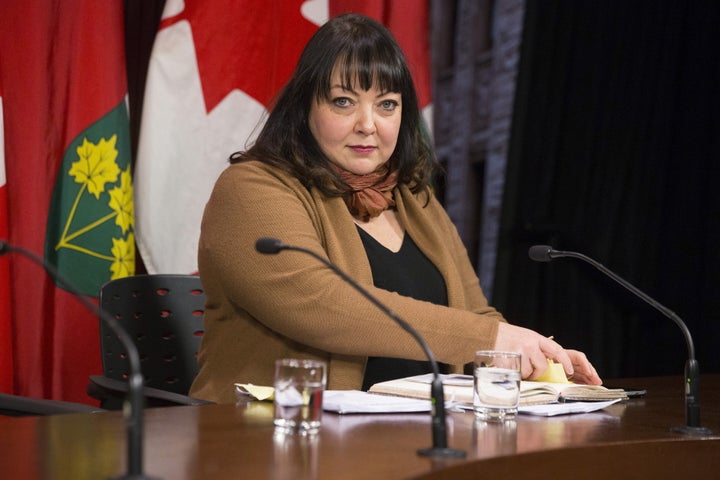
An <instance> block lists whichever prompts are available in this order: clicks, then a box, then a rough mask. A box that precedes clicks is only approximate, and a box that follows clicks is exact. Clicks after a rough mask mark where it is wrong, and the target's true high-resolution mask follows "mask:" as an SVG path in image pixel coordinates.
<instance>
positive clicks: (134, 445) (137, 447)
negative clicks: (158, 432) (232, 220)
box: [0, 239, 155, 480]
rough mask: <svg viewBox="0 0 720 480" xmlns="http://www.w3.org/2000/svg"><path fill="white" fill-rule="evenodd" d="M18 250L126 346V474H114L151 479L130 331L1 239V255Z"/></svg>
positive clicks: (33, 257)
mask: <svg viewBox="0 0 720 480" xmlns="http://www.w3.org/2000/svg"><path fill="white" fill-rule="evenodd" d="M11 252H15V253H18V254H20V255H22V256H24V257H26V258H28V259H30V260H32V261H33V262H35V263H36V264H38V265H40V266H41V267H42V268H43V269H44V270H45V271H46V272H47V273H48V275H50V277H52V278H53V280H55V282H56V283H57V284H58V286H61V287H62V288H64V289H65V290H67V291H68V292H70V294H71V295H72V296H73V297H75V298H77V299H78V300H79V301H80V303H82V304H83V306H85V308H87V309H88V310H90V311H91V312H92V313H94V314H96V315H97V316H98V317H99V318H100V319H101V320H102V321H103V322H105V323H106V324H107V325H108V326H109V327H110V329H111V330H112V331H113V333H115V335H117V336H118V338H119V339H120V341H121V342H122V344H123V346H124V347H125V350H127V355H128V363H129V366H130V373H129V375H128V396H127V398H126V399H125V402H126V403H125V407H124V408H123V411H124V416H125V421H126V427H127V464H128V465H127V474H125V475H121V476H119V477H117V478H118V479H127V480H152V479H154V478H155V477H149V476H146V475H144V474H143V407H144V397H143V391H142V389H143V376H142V371H141V369H140V354H139V353H138V350H137V347H136V346H135V344H134V343H133V341H132V339H131V338H130V335H128V333H127V332H126V331H125V330H124V329H123V328H122V327H121V326H120V324H119V323H118V322H117V320H116V319H115V318H114V317H113V316H112V315H109V314H108V313H107V312H105V311H104V310H101V309H100V308H99V307H97V306H96V305H95V304H94V303H92V302H91V301H90V300H88V299H87V298H86V297H85V296H84V295H83V294H82V293H80V292H79V291H78V290H77V289H76V288H75V287H74V286H73V285H72V284H71V283H70V281H69V280H67V279H66V278H64V276H63V275H62V274H61V273H60V272H59V271H58V270H57V269H56V268H55V267H54V266H53V265H51V264H49V263H47V262H45V261H44V260H43V259H41V258H40V257H38V256H37V255H35V254H34V253H32V252H31V251H29V250H27V249H25V248H22V247H19V246H16V245H12V244H10V243H7V242H6V241H4V240H2V239H0V255H4V254H6V253H11Z"/></svg>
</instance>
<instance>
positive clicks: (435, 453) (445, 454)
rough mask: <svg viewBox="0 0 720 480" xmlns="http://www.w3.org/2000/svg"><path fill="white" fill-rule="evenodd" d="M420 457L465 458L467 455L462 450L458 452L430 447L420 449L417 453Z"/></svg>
mask: <svg viewBox="0 0 720 480" xmlns="http://www.w3.org/2000/svg"><path fill="white" fill-rule="evenodd" d="M417 453H418V455H420V456H421V457H433V458H465V457H466V456H467V453H465V451H464V450H458V449H457V448H447V447H445V448H443V447H430V448H420V449H418V451H417Z"/></svg>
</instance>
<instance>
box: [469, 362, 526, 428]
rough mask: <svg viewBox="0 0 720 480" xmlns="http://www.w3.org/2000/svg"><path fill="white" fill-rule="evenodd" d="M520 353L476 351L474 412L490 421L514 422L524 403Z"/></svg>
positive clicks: (478, 416)
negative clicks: (519, 407) (521, 388)
mask: <svg viewBox="0 0 720 480" xmlns="http://www.w3.org/2000/svg"><path fill="white" fill-rule="evenodd" d="M520 360H521V358H520V354H519V353H516V352H501V351H495V350H480V351H478V352H475V369H474V373H473V377H474V391H473V410H474V411H475V416H476V417H477V418H478V419H480V420H484V421H487V422H505V421H508V420H514V419H515V416H516V415H517V411H518V404H519V403H520V380H521V374H520V367H521V362H520Z"/></svg>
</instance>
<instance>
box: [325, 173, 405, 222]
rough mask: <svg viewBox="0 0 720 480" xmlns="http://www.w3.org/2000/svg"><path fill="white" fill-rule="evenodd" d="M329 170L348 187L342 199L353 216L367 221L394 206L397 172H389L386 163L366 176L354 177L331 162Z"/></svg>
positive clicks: (354, 175)
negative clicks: (337, 175) (338, 176)
mask: <svg viewBox="0 0 720 480" xmlns="http://www.w3.org/2000/svg"><path fill="white" fill-rule="evenodd" d="M330 168H332V170H333V171H335V172H336V173H337V174H339V175H340V177H341V178H342V179H343V181H344V182H345V184H346V185H347V186H348V189H347V192H346V195H345V197H344V198H345V203H346V204H347V206H348V208H349V209H350V213H352V214H353V215H357V216H358V217H360V218H361V219H363V220H365V221H367V220H368V219H370V218H373V217H377V216H378V215H380V214H381V213H382V212H384V211H385V210H387V209H389V208H392V207H394V206H395V199H394V198H393V189H394V188H395V186H396V185H397V170H393V171H390V169H389V167H388V165H387V163H385V164H383V165H381V166H380V167H378V169H377V170H375V171H374V172H372V173H368V174H367V175H356V174H354V173H352V172H348V171H347V170H344V169H342V168H340V167H338V166H337V165H335V164H334V163H332V162H331V163H330Z"/></svg>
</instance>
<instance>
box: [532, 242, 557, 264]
mask: <svg viewBox="0 0 720 480" xmlns="http://www.w3.org/2000/svg"><path fill="white" fill-rule="evenodd" d="M551 251H552V247H549V246H547V245H533V246H532V247H530V250H528V255H529V256H530V259H531V260H535V261H536V262H549V261H550V260H552V257H551V256H550V252H551Z"/></svg>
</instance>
